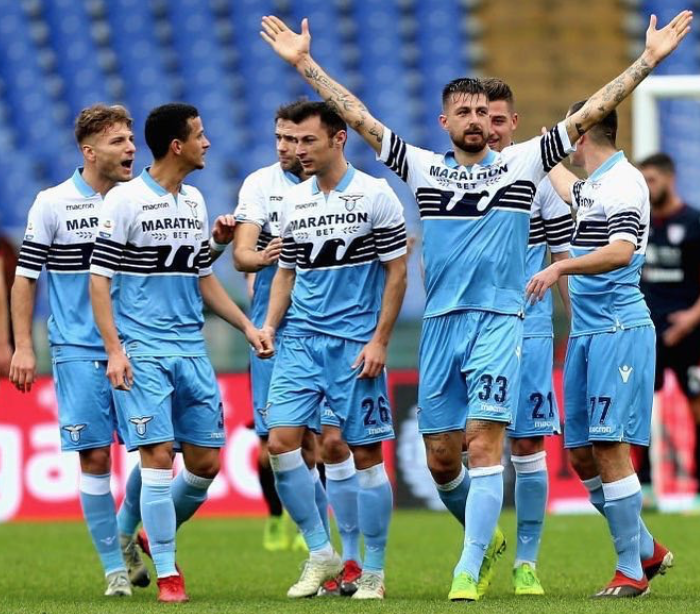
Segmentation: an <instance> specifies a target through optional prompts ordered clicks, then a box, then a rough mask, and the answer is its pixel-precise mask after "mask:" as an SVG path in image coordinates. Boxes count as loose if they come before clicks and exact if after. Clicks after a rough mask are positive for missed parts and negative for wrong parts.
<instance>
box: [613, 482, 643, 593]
mask: <svg viewBox="0 0 700 614" xmlns="http://www.w3.org/2000/svg"><path fill="white" fill-rule="evenodd" d="M603 493H604V495H605V517H606V518H607V520H608V526H609V527H610V533H611V535H612V537H613V542H614V544H615V551H616V552H617V569H618V571H621V572H622V573H623V574H625V575H626V576H627V577H628V578H632V579H634V580H641V579H642V577H643V576H644V571H643V570H642V563H641V557H640V554H639V534H640V531H639V529H640V522H641V513H642V490H641V486H640V485H639V478H637V474H636V473H633V474H632V475H630V476H627V477H626V478H623V479H621V480H617V481H615V482H609V483H607V484H605V483H604V484H603Z"/></svg>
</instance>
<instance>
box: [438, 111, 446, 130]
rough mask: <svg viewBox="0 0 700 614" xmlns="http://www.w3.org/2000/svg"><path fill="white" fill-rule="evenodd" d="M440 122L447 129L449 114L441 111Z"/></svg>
mask: <svg viewBox="0 0 700 614" xmlns="http://www.w3.org/2000/svg"><path fill="white" fill-rule="evenodd" d="M438 123H439V124H440V126H441V127H442V129H443V130H447V115H445V114H444V113H440V115H438Z"/></svg>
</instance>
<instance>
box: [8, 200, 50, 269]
mask: <svg viewBox="0 0 700 614" xmlns="http://www.w3.org/2000/svg"><path fill="white" fill-rule="evenodd" d="M56 230H57V228H56V217H55V215H54V212H53V211H52V209H51V206H50V205H49V203H48V201H47V200H46V199H45V197H43V194H42V193H39V195H38V196H37V197H36V200H35V201H34V204H33V205H32V207H31V209H30V210H29V216H28V218H27V228H26V230H25V231H24V239H23V240H22V247H21V248H20V251H19V259H18V261H17V270H16V274H17V275H19V276H20V277H28V278H29V279H37V278H38V277H39V275H40V273H41V269H42V268H43V266H44V265H45V264H46V260H47V259H48V256H49V248H50V247H51V244H52V243H53V240H54V237H55V235H56Z"/></svg>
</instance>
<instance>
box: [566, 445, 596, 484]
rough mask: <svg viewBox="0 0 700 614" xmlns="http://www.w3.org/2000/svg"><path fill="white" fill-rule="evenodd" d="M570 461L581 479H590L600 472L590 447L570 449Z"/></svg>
mask: <svg viewBox="0 0 700 614" xmlns="http://www.w3.org/2000/svg"><path fill="white" fill-rule="evenodd" d="M568 456H569V462H570V463H571V466H572V467H573V468H574V471H575V472H576V475H578V477H579V478H580V479H581V480H590V479H591V478H594V477H596V476H597V475H598V474H599V471H598V466H597V465H596V462H595V458H594V457H593V450H592V448H590V447H585V448H572V449H570V450H568Z"/></svg>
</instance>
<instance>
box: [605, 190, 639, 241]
mask: <svg viewBox="0 0 700 614" xmlns="http://www.w3.org/2000/svg"><path fill="white" fill-rule="evenodd" d="M625 188H626V189H625V191H624V194H622V193H617V192H615V193H614V194H610V195H609V196H607V197H606V198H604V199H603V210H604V211H605V219H606V220H607V222H608V243H612V242H613V241H628V242H629V243H632V244H633V245H634V246H635V248H636V247H637V245H638V243H639V235H640V227H641V224H642V212H643V210H644V202H645V200H646V195H645V194H644V192H643V190H642V189H641V187H640V186H639V185H635V184H632V183H631V182H630V183H627V184H626V185H625Z"/></svg>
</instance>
